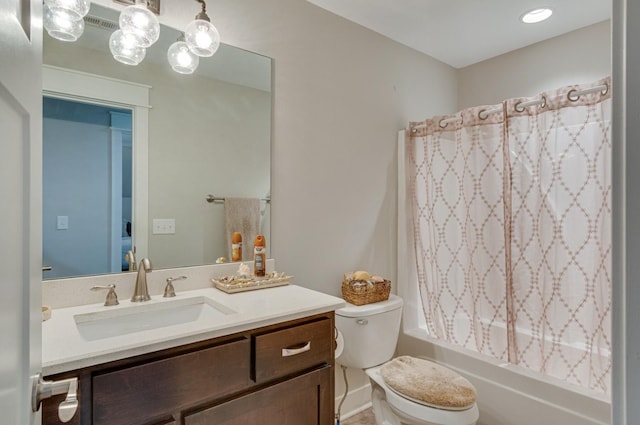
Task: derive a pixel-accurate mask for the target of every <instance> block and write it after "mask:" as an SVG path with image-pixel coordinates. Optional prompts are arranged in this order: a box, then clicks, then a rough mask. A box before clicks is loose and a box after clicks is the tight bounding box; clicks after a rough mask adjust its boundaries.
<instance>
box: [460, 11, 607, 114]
mask: <svg viewBox="0 0 640 425" xmlns="http://www.w3.org/2000/svg"><path fill="white" fill-rule="evenodd" d="M607 75H611V22H610V21H605V22H601V23H598V24H595V25H591V26H588V27H585V28H582V29H579V30H577V31H573V32H570V33H568V34H565V35H561V36H558V37H555V38H552V39H550V40H546V41H543V42H540V43H537V44H534V45H532V46H529V47H526V48H524V49H520V50H516V51H514V52H511V53H507V54H504V55H501V56H497V57H495V58H493V59H489V60H486V61H484V62H480V63H477V64H475V65H471V66H468V67H466V68H462V69H460V70H459V72H458V103H459V107H460V108H461V109H462V108H468V107H470V106H478V105H486V104H494V103H498V102H501V101H502V100H504V99H509V98H513V97H528V96H535V95H537V94H538V93H540V92H543V91H545V90H552V89H556V88H559V87H563V86H567V85H571V84H582V83H590V82H593V81H597V80H599V79H600V78H602V77H605V76H607Z"/></svg>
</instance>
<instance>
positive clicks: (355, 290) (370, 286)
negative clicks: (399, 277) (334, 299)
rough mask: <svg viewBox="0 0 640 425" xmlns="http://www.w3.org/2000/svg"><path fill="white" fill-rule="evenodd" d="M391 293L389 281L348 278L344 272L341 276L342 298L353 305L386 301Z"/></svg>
mask: <svg viewBox="0 0 640 425" xmlns="http://www.w3.org/2000/svg"><path fill="white" fill-rule="evenodd" d="M389 293H391V281H389V280H386V279H385V280H384V281H383V282H371V281H368V280H350V279H349V278H348V277H347V275H346V274H345V275H344V276H343V278H342V298H344V300H345V301H346V302H348V303H351V304H354V305H364V304H371V303H377V302H379V301H386V300H388V299H389Z"/></svg>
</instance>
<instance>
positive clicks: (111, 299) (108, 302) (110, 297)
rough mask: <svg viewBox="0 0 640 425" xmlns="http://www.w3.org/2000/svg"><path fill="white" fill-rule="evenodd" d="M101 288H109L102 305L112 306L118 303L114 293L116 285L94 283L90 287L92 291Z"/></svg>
mask: <svg viewBox="0 0 640 425" xmlns="http://www.w3.org/2000/svg"><path fill="white" fill-rule="evenodd" d="M103 289H108V290H109V292H107V298H106V299H105V300H104V305H106V306H112V305H118V304H120V303H119V302H118V295H117V294H116V285H113V284H111V285H96V286H92V287H91V290H92V291H101V290H103Z"/></svg>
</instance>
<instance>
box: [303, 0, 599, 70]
mask: <svg viewBox="0 0 640 425" xmlns="http://www.w3.org/2000/svg"><path fill="white" fill-rule="evenodd" d="M307 1H309V2H310V3H313V4H315V5H316V6H319V7H321V8H323V9H326V10H328V11H330V12H332V13H335V14H336V15H339V16H342V17H343V18H346V19H348V20H350V21H353V22H355V23H358V24H360V25H362V26H364V27H366V28H369V29H371V30H373V31H375V32H378V33H380V34H382V35H385V36H387V37H389V38H391V39H392V40H395V41H397V42H399V43H402V44H405V45H407V46H409V47H412V48H414V49H416V50H418V51H421V52H423V53H426V54H428V55H429V56H432V57H434V58H436V59H438V60H440V61H442V62H444V63H446V64H448V65H451V66H453V67H455V68H463V67H465V66H469V65H472V64H474V63H477V62H481V61H483V60H485V59H489V58H492V57H494V56H498V55H501V54H503V53H507V52H510V51H512V50H516V49H519V48H522V47H525V46H528V45H531V44H534V43H537V42H539V41H543V40H546V39H549V38H552V37H556V36H558V35H561V34H564V33H567V32H571V31H574V30H577V29H579V28H582V27H586V26H588V25H592V24H595V23H598V22H602V21H605V20H608V19H610V18H611V10H612V5H611V0H307ZM540 7H550V8H551V9H553V11H554V13H553V15H552V16H551V18H549V19H548V20H547V21H545V22H542V23H539V24H523V23H522V22H520V19H519V18H520V16H521V15H522V14H524V13H525V12H527V11H529V10H532V9H536V8H540Z"/></svg>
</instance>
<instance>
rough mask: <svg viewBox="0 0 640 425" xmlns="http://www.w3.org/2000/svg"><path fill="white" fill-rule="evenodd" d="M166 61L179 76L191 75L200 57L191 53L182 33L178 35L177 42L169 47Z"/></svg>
mask: <svg viewBox="0 0 640 425" xmlns="http://www.w3.org/2000/svg"><path fill="white" fill-rule="evenodd" d="M167 59H168V60H169V64H170V65H171V68H172V69H173V70H174V71H176V72H178V73H180V74H193V71H195V70H196V68H197V67H198V63H199V62H200V57H199V56H198V55H196V54H195V53H193V52H192V51H191V49H189V46H188V45H187V43H186V42H185V41H184V33H182V34H180V37H178V40H177V41H176V42H175V43H173V44H172V45H171V46H169V50H167Z"/></svg>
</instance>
